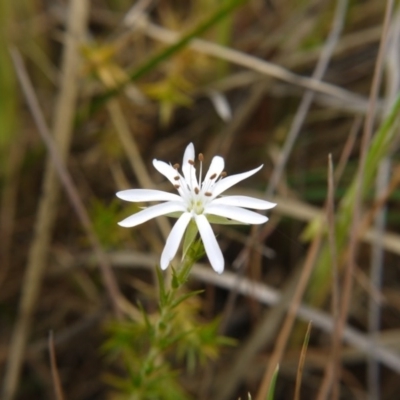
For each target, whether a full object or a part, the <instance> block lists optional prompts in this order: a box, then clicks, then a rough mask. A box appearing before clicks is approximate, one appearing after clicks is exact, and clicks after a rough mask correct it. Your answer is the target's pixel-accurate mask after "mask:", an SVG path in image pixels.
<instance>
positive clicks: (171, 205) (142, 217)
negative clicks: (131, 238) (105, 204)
mask: <svg viewBox="0 0 400 400" xmlns="http://www.w3.org/2000/svg"><path fill="white" fill-rule="evenodd" d="M176 211H182V212H184V211H185V207H184V205H183V203H182V202H178V201H169V202H167V203H162V204H157V205H155V206H151V207H149V208H145V209H144V210H142V211H139V212H138V213H136V214H133V215H131V216H130V217H128V218H125V219H124V220H123V221H121V222H118V225H120V226H123V227H125V228H131V227H133V226H136V225H140V224H142V223H143V222H146V221H148V220H149V219H152V218H155V217H159V216H160V215H165V214H169V213H173V212H176Z"/></svg>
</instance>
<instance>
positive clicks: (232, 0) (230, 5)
mask: <svg viewBox="0 0 400 400" xmlns="http://www.w3.org/2000/svg"><path fill="white" fill-rule="evenodd" d="M246 1H247V0H229V1H225V2H223V4H222V5H221V6H220V7H218V8H217V9H216V10H215V11H214V12H213V13H212V14H211V15H210V16H208V17H207V18H205V19H204V20H203V21H201V22H200V23H198V24H197V25H196V26H195V27H194V28H192V29H191V30H190V31H188V32H187V33H186V34H184V35H183V36H182V37H181V38H180V39H179V40H178V41H177V42H176V43H174V44H172V45H171V46H168V47H167V48H165V49H163V50H161V51H160V52H158V53H156V54H155V55H154V56H153V57H151V58H150V59H148V60H147V61H145V62H144V63H143V65H141V66H139V67H138V68H137V69H135V70H134V71H133V72H131V73H130V74H129V81H136V80H138V79H139V78H141V77H142V76H144V75H145V74H147V73H148V72H150V71H152V70H153V69H154V68H156V67H157V66H158V65H159V64H160V63H162V62H163V61H166V60H168V59H169V58H170V57H172V56H173V55H174V54H175V53H177V52H179V51H180V50H182V49H184V48H185V47H186V46H187V45H188V43H189V42H190V41H191V40H192V39H194V38H196V37H198V36H200V35H202V34H203V33H204V32H206V31H207V30H209V29H210V28H212V27H213V26H215V25H216V24H217V23H218V22H219V21H221V20H222V19H223V18H225V17H227V16H228V15H229V14H230V13H231V12H232V11H233V10H234V9H235V8H237V7H238V6H240V5H241V4H244V3H245V2H246ZM129 81H128V82H129ZM128 82H126V83H125V84H123V85H120V86H119V87H117V88H115V89H112V90H110V91H108V92H106V93H105V94H104V95H102V96H101V97H100V98H98V99H97V104H96V106H95V109H97V108H98V107H100V106H101V105H103V104H104V103H105V102H106V101H107V100H109V99H110V98H112V97H114V96H116V95H117V94H119V93H120V92H121V90H122V89H123V88H124V87H125V85H126V84H127V83H128Z"/></svg>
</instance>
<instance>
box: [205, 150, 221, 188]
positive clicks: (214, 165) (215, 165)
mask: <svg viewBox="0 0 400 400" xmlns="http://www.w3.org/2000/svg"><path fill="white" fill-rule="evenodd" d="M224 167H225V161H224V159H223V158H222V157H220V156H215V157H213V159H212V161H211V164H210V168H208V171H207V175H206V176H205V178H204V184H203V185H206V184H207V183H206V182H207V181H208V180H209V179H210V177H211V176H213V175H215V178H214V179H213V181H214V182H215V180H216V179H217V178H218V177H219V176H220V175H221V172H222V171H223V170H224Z"/></svg>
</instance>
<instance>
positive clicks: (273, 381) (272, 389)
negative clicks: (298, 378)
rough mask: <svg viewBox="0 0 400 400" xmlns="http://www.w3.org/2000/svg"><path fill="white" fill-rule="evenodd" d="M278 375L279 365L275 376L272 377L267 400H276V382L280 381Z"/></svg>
mask: <svg viewBox="0 0 400 400" xmlns="http://www.w3.org/2000/svg"><path fill="white" fill-rule="evenodd" d="M278 373H279V364H278V365H277V366H276V368H275V371H274V374H273V375H272V379H271V383H270V385H269V389H268V393H267V397H266V399H265V400H274V396H275V385H276V380H277V379H278Z"/></svg>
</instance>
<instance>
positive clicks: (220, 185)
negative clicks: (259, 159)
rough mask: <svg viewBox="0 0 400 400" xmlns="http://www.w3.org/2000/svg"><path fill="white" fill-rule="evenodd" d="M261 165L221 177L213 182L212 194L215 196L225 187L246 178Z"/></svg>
mask: <svg viewBox="0 0 400 400" xmlns="http://www.w3.org/2000/svg"><path fill="white" fill-rule="evenodd" d="M262 167H263V166H262V165H260V166H259V167H258V168H255V169H252V170H251V171H247V172H243V173H241V174H236V175H230V176H227V177H226V178H223V179H221V180H220V181H218V182H217V183H216V184H215V187H214V189H213V196H214V197H216V196H218V195H220V194H221V193H222V192H224V191H225V190H226V189H229V188H230V187H231V186H233V185H236V184H237V183H238V182H240V181H242V180H243V179H246V178H248V177H249V176H252V175H254V174H255V173H256V172H258V171H259V170H260V169H261V168H262Z"/></svg>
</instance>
